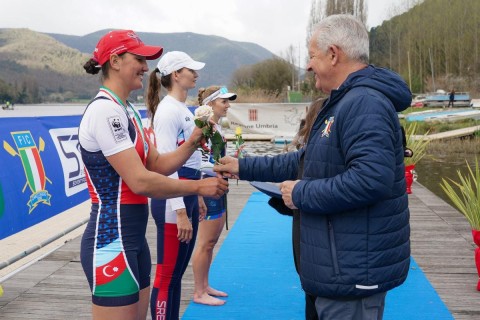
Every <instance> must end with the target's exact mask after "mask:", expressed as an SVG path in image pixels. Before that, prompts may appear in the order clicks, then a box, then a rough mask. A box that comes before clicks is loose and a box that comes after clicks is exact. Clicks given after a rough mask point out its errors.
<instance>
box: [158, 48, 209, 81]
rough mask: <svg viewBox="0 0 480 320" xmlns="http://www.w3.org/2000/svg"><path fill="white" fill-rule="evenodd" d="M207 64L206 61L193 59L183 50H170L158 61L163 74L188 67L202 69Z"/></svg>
mask: <svg viewBox="0 0 480 320" xmlns="http://www.w3.org/2000/svg"><path fill="white" fill-rule="evenodd" d="M204 66H205V63H203V62H199V61H195V60H193V59H192V58H191V57H190V56H189V55H188V54H186V53H185V52H182V51H170V52H167V53H166V54H164V55H163V56H162V58H161V59H160V60H159V61H158V64H157V68H158V71H159V72H160V74H161V75H162V77H163V76H166V75H169V74H170V73H172V72H174V71H177V70H180V69H182V68H188V69H192V70H195V71H197V70H200V69H202V68H203V67H204Z"/></svg>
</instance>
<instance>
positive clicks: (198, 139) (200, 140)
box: [188, 126, 206, 148]
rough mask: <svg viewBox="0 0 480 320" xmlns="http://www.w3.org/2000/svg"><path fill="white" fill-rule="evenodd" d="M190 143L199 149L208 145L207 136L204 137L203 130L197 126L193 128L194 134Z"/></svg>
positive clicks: (190, 138) (189, 139)
mask: <svg viewBox="0 0 480 320" xmlns="http://www.w3.org/2000/svg"><path fill="white" fill-rule="evenodd" d="M188 141H189V142H190V143H191V144H192V145H193V146H194V147H195V148H197V147H199V146H201V145H204V144H206V139H205V136H204V135H203V132H202V129H201V128H199V127H197V126H195V128H193V131H192V134H191V135H190V137H189V138H188Z"/></svg>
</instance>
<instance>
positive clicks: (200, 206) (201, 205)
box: [198, 196, 207, 222]
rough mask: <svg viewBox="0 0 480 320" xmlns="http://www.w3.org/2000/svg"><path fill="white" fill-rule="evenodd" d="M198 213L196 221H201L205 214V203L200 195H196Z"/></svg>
mask: <svg viewBox="0 0 480 320" xmlns="http://www.w3.org/2000/svg"><path fill="white" fill-rule="evenodd" d="M198 213H199V215H198V221H200V222H202V221H203V219H205V216H206V215H207V205H206V204H205V201H204V200H203V197H202V196H198Z"/></svg>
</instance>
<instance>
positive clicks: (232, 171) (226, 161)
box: [213, 156, 240, 179]
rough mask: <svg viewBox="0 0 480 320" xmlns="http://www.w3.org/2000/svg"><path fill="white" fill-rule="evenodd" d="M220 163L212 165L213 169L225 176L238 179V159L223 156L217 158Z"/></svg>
mask: <svg viewBox="0 0 480 320" xmlns="http://www.w3.org/2000/svg"><path fill="white" fill-rule="evenodd" d="M218 162H220V164H216V165H214V166H213V171H215V172H219V173H220V174H221V175H222V176H223V177H225V178H233V179H238V172H239V171H240V169H239V167H238V159H236V158H234V157H228V156H227V157H223V158H221V159H219V160H218Z"/></svg>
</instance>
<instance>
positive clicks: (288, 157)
mask: <svg viewBox="0 0 480 320" xmlns="http://www.w3.org/2000/svg"><path fill="white" fill-rule="evenodd" d="M303 152H304V150H303V149H300V150H299V151H295V152H287V153H283V154H279V155H276V156H274V157H271V156H260V157H246V158H242V159H239V161H238V165H239V171H240V172H239V176H240V179H241V180H247V181H265V182H283V181H285V180H296V178H297V171H298V163H299V159H300V155H301V153H303Z"/></svg>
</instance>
